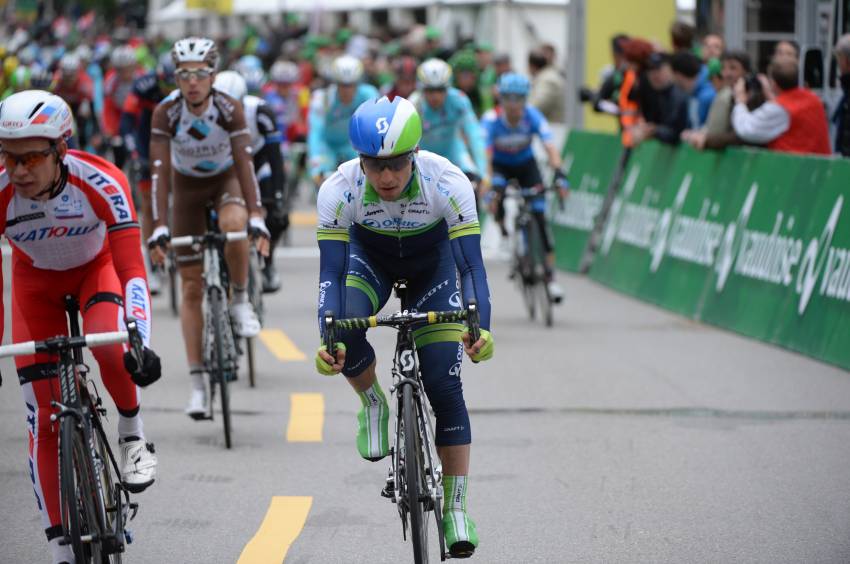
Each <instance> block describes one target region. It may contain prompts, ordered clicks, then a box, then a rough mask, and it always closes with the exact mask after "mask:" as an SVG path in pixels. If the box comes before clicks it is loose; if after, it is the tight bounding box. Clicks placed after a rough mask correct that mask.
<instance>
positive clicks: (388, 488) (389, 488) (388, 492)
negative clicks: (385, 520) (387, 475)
mask: <svg viewBox="0 0 850 564" xmlns="http://www.w3.org/2000/svg"><path fill="white" fill-rule="evenodd" d="M381 497H385V498H387V499H391V500H393V502H395V483H394V482H393V481H392V480H387V483H386V484H385V485H384V487H383V489H381Z"/></svg>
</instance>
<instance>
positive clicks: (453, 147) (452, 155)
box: [410, 59, 490, 190]
mask: <svg viewBox="0 0 850 564" xmlns="http://www.w3.org/2000/svg"><path fill="white" fill-rule="evenodd" d="M417 76H418V78H419V82H420V84H421V85H422V91H421V92H415V93H414V95H413V96H411V100H410V101H411V102H413V105H414V106H416V110H417V111H418V112H419V115H420V116H421V117H422V142H421V143H420V147H421V148H422V149H424V150H426V151H431V152H432V153H437V154H438V155H442V156H444V157H446V158H447V159H449V160H450V161H452V162H453V163H454V164H456V165H457V166H458V167H459V168H460V169H461V170H462V171H463V172H464V173H466V175H467V176H468V177H470V180H472V181H477V180H480V181H481V184H482V188H484V189H485V190H486V189H487V187H489V185H490V176H489V173H488V167H487V152H486V149H485V143H484V130H483V129H482V128H481V125H480V124H479V123H478V118H477V117H476V116H475V110H473V109H472V103H471V102H470V101H469V98H468V97H467V96H466V94H464V93H463V92H462V91H460V90H458V89H457V88H453V87H450V86H449V83H450V82H451V78H452V68H451V67H450V66H449V64H448V63H446V62H445V61H443V60H442V59H428V60H427V61H425V62H424V63H422V64H421V65H419V70H418V72H417Z"/></svg>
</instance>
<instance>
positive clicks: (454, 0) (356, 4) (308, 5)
mask: <svg viewBox="0 0 850 564" xmlns="http://www.w3.org/2000/svg"><path fill="white" fill-rule="evenodd" d="M503 1H505V0H503ZM485 2H486V0H437V1H436V2H433V1H431V2H429V1H428V0H367V1H365V2H364V1H363V0H359V1H358V0H233V14H234V15H240V16H242V15H252V14H280V13H285V12H313V11H326V12H341V11H349V10H380V9H386V8H414V7H421V6H432V5H435V4H437V5H439V4H443V5H450V4H466V5H469V4H483V3H485ZM511 3H513V4H536V5H545V6H564V7H566V6H567V5H568V4H569V0H512V2H511ZM206 16H209V12H207V11H205V10H198V9H189V8H187V7H186V1H185V0H173V1H172V2H171V3H170V4H168V5H167V6H165V7H164V8H163V9H161V10H159V11H157V12H156V13H155V14H154V16H153V18H152V19H153V21H154V22H158V23H161V22H172V21H175V20H185V19H197V18H203V17H206Z"/></svg>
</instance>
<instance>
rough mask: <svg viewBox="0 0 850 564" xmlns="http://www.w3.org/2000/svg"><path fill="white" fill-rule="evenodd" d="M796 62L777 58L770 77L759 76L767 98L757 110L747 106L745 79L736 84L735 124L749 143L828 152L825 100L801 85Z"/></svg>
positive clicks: (737, 130)
mask: <svg viewBox="0 0 850 564" xmlns="http://www.w3.org/2000/svg"><path fill="white" fill-rule="evenodd" d="M798 74H799V70H798V66H797V62H796V61H794V60H792V59H789V58H776V59H774V60H773V62H771V63H770V67H768V76H769V77H770V78H768V77H765V76H763V75H759V81H760V82H761V83H762V90H763V91H764V94H765V97H766V99H767V101H766V102H765V103H764V104H762V105H761V106H759V107H758V108H756V109H754V110H750V109H749V108H748V107H747V100H748V93H747V88H746V85H745V84H744V80H743V79H741V80H739V81H738V82H737V83H736V84H735V108H734V109H733V110H732V126H733V127H734V128H735V133H737V135H738V137H740V138H741V139H742V140H744V141H745V142H747V143H754V144H760V145H767V146H768V148H770V149H773V150H776V151H785V152H789V153H804V154H819V155H829V154H830V153H831V152H832V151H831V148H830V144H829V131H828V128H827V122H826V112H825V111H824V108H823V103H822V102H821V100H820V98H818V97H817V96H816V95H815V93H814V92H812V91H811V90H809V89H807V88H802V87H800V84H799V77H798Z"/></svg>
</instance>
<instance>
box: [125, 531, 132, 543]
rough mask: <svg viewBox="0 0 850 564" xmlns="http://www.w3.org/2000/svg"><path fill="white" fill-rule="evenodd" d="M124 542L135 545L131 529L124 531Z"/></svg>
mask: <svg viewBox="0 0 850 564" xmlns="http://www.w3.org/2000/svg"><path fill="white" fill-rule="evenodd" d="M124 541H125V542H126V543H127V544H133V532H132V531H131V530H130V529H124Z"/></svg>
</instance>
